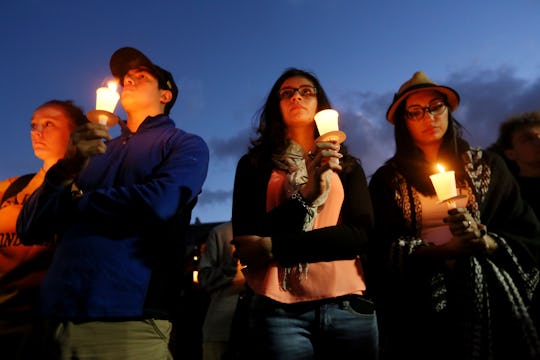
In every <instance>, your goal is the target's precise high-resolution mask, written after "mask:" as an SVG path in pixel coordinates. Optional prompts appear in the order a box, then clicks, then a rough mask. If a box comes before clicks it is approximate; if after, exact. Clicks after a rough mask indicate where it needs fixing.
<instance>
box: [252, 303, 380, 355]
mask: <svg viewBox="0 0 540 360" xmlns="http://www.w3.org/2000/svg"><path fill="white" fill-rule="evenodd" d="M248 320H249V322H248V331H247V336H246V337H245V339H246V340H247V341H248V342H249V344H246V343H244V346H243V348H244V349H246V350H248V351H249V353H250V354H247V356H244V357H243V358H250V359H257V360H262V359H269V360H270V359H271V360H276V359H280V360H281V359H291V360H293V359H294V360H303V359H306V360H307V359H318V360H321V359H333V360H344V359H362V360H372V359H377V358H378V348H379V343H378V328H377V317H376V314H375V312H374V310H373V304H372V303H370V302H368V301H366V300H364V299H363V298H362V297H360V296H357V295H348V296H343V297H338V298H333V299H326V300H320V301H309V302H302V303H297V304H282V303H279V302H276V301H274V300H272V299H269V298H267V297H265V296H261V295H256V294H255V295H253V297H252V299H251V301H250V309H249V315H248ZM250 345H253V346H250Z"/></svg>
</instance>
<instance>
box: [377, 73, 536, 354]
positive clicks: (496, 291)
mask: <svg viewBox="0 0 540 360" xmlns="http://www.w3.org/2000/svg"><path fill="white" fill-rule="evenodd" d="M459 100H460V98H459V95H458V93H457V92H456V91H455V90H454V89H452V88H450V87H447V86H441V85H438V84H436V83H434V82H433V81H431V80H430V79H429V78H428V77H427V76H426V75H425V74H424V73H422V72H416V73H415V74H414V75H413V77H412V78H411V79H410V80H408V81H407V82H405V83H404V84H403V85H402V86H401V87H400V88H399V90H398V92H397V93H396V95H395V96H394V100H393V102H392V104H391V105H390V107H389V108H388V111H387V113H386V117H387V119H388V121H389V122H390V123H391V124H393V125H394V137H395V141H396V150H395V154H394V156H393V157H392V158H391V159H389V160H388V161H387V162H386V163H385V164H384V165H383V166H381V167H380V168H379V169H378V170H377V171H376V172H375V174H374V175H373V176H372V178H371V180H370V182H369V188H370V193H371V198H372V201H373V204H374V213H375V238H376V244H377V245H376V254H377V257H375V259H376V264H377V268H378V271H377V272H376V274H377V275H378V278H377V281H376V282H375V283H376V286H375V292H376V300H377V316H378V319H379V326H380V333H381V355H382V356H381V357H382V358H383V359H404V358H411V359H520V360H524V359H538V358H539V356H540V342H539V338H538V328H537V324H538V312H537V310H536V309H535V308H534V307H535V306H536V305H537V304H538V303H539V301H540V299H538V295H536V298H534V296H535V295H534V294H535V293H536V294H538V290H537V287H538V280H539V270H538V259H535V258H534V256H532V251H531V250H534V248H537V247H538V246H539V245H540V224H539V223H538V220H537V219H536V218H535V216H534V214H533V212H532V210H531V208H530V207H528V206H527V205H526V204H525V203H524V201H523V200H522V198H521V197H520V194H519V188H518V185H517V183H516V182H515V180H514V178H513V177H512V175H511V173H510V172H509V171H508V169H507V167H506V166H505V164H504V162H503V161H502V159H500V158H499V157H496V156H494V155H490V154H489V153H487V152H485V151H482V150H481V149H478V148H473V147H471V146H469V144H468V143H467V142H466V141H465V140H464V139H463V138H462V136H461V126H460V124H459V123H458V122H457V121H456V119H455V118H454V117H453V115H452V112H453V111H454V110H456V108H457V107H458V104H459ZM437 164H439V165H441V166H442V167H443V168H444V169H445V170H447V171H450V170H452V171H455V180H456V184H457V186H456V187H457V189H456V190H457V191H456V195H455V196H452V197H451V198H450V199H449V201H444V200H447V199H446V198H442V199H439V198H438V197H437V194H436V191H435V188H434V186H433V184H432V181H431V178H430V175H432V174H435V173H438V172H439V171H440V170H437V166H436V165H437ZM371 260H373V257H372V258H371ZM535 304H536V305H535Z"/></svg>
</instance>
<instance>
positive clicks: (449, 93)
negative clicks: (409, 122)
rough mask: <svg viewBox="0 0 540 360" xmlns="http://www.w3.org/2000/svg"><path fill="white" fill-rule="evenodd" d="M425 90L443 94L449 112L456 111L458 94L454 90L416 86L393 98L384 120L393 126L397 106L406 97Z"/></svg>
mask: <svg viewBox="0 0 540 360" xmlns="http://www.w3.org/2000/svg"><path fill="white" fill-rule="evenodd" d="M426 90H433V91H437V92H440V93H441V94H443V95H444V96H445V97H446V101H447V102H448V106H449V107H450V111H454V110H456V108H457V107H458V105H459V94H458V93H457V92H456V91H455V90H454V89H452V88H450V87H447V86H440V85H434V84H419V85H416V86H411V87H410V88H409V89H407V90H406V91H404V92H403V94H401V95H399V96H398V97H396V98H394V102H393V103H392V105H390V107H389V108H388V111H387V112H386V119H387V120H388V121H389V122H390V123H391V124H394V115H395V113H396V110H397V108H398V107H399V105H401V103H402V102H403V101H404V100H405V99H406V98H407V97H408V96H410V95H412V94H414V93H417V92H420V91H426Z"/></svg>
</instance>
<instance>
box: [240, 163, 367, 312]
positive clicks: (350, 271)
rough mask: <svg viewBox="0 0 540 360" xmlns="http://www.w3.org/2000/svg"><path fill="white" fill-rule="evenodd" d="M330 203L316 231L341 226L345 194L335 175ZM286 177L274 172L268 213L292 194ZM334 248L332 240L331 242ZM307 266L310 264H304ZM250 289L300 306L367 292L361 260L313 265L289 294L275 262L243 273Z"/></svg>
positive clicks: (292, 279)
mask: <svg viewBox="0 0 540 360" xmlns="http://www.w3.org/2000/svg"><path fill="white" fill-rule="evenodd" d="M331 176H332V179H331V186H330V191H329V194H328V199H327V200H326V202H325V203H324V205H323V206H319V208H318V209H317V214H316V216H315V219H314V225H313V228H314V229H318V228H322V227H326V226H334V225H337V224H338V222H339V215H340V211H341V205H342V203H343V198H344V191H343V185H342V184H341V180H340V179H339V176H338V175H337V174H336V173H334V172H332V174H331ZM286 181H287V180H286V173H285V172H284V171H280V170H274V171H273V172H272V176H271V177H270V181H269V182H268V189H267V199H266V205H267V206H266V209H267V211H270V210H271V209H273V208H274V207H276V206H278V205H279V204H280V203H282V202H283V201H285V200H286V199H287V198H288V197H289V194H287V192H286V191H285V182H286ZM328 245H329V246H331V239H329V244H328ZM301 265H302V266H305V265H306V264H301ZM243 272H244V275H245V277H246V281H247V283H248V284H249V286H250V287H251V288H252V289H253V291H255V292H256V293H258V294H261V295H265V296H268V297H270V298H272V299H274V300H276V301H279V302H282V303H296V302H301V301H311V300H320V299H327V298H332V297H337V296H342V295H347V294H359V295H361V294H362V293H363V291H364V290H365V289H366V285H365V281H364V271H363V269H362V264H361V262H360V259H359V258H356V259H354V260H339V261H328V262H317V263H309V265H308V271H307V273H306V275H304V276H302V275H303V274H295V273H293V274H291V275H290V276H289V279H288V288H287V290H285V289H283V287H282V284H283V267H281V266H279V265H278V263H277V262H275V261H272V262H270V263H269V265H268V266H266V267H260V268H257V269H255V270H253V269H250V268H245V269H244V270H243Z"/></svg>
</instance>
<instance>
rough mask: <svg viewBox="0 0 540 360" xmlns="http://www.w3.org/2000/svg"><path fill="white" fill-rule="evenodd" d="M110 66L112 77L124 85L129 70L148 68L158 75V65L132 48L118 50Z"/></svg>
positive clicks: (112, 57)
mask: <svg viewBox="0 0 540 360" xmlns="http://www.w3.org/2000/svg"><path fill="white" fill-rule="evenodd" d="M109 65H110V68H111V73H112V75H113V76H114V77H115V78H116V79H117V80H118V81H119V82H120V83H122V81H123V79H124V76H126V74H127V73H128V71H129V70H131V69H135V68H138V67H146V68H148V69H149V70H150V71H151V72H152V73H155V74H157V73H158V72H157V69H156V65H154V64H153V63H152V62H151V61H150V59H149V58H148V57H146V55H144V54H143V53H142V52H140V51H139V50H137V49H135V48H132V47H124V48H120V49H118V50H116V51H115V52H114V54H112V56H111V60H110V64H109Z"/></svg>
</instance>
